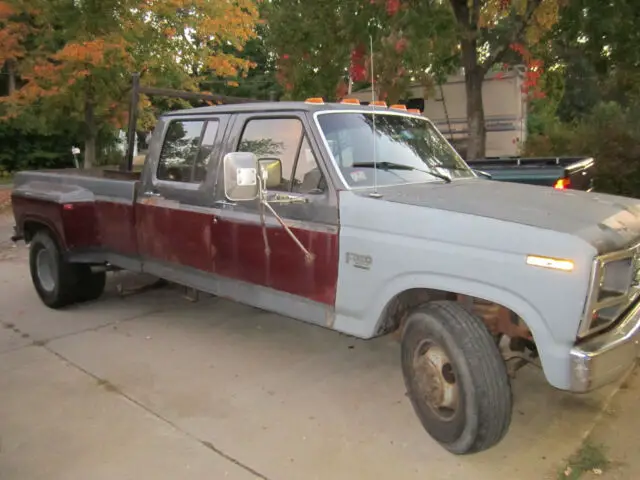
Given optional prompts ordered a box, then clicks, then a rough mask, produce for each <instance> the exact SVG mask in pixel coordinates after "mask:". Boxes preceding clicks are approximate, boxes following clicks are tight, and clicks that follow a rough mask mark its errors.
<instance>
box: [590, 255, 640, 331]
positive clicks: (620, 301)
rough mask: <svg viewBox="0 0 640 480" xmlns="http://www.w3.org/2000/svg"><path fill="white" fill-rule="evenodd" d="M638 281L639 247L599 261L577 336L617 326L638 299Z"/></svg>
mask: <svg viewBox="0 0 640 480" xmlns="http://www.w3.org/2000/svg"><path fill="white" fill-rule="evenodd" d="M639 278H640V246H636V247H634V248H631V249H628V250H624V251H622V252H615V253H612V254H607V255H603V256H601V257H598V258H596V260H595V261H594V265H593V270H592V277H591V288H590V295H589V296H588V298H587V302H586V305H585V307H586V308H585V314H584V317H583V319H582V322H581V324H580V331H579V333H578V335H579V336H580V337H584V336H586V335H591V334H593V333H597V332H599V331H601V330H603V329H605V328H607V327H609V326H610V325H611V324H612V323H614V322H615V321H616V320H617V319H618V318H619V317H620V316H621V315H622V314H623V313H624V311H625V310H626V309H627V308H628V307H629V305H630V304H632V303H633V302H634V301H635V300H636V299H637V298H638V296H639V295H638V294H639V293H640V290H639V289H638V279H639Z"/></svg>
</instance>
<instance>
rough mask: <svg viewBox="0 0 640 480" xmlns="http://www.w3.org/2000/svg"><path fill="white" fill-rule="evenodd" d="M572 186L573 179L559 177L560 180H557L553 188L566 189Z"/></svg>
mask: <svg viewBox="0 0 640 480" xmlns="http://www.w3.org/2000/svg"><path fill="white" fill-rule="evenodd" d="M570 187H571V180H569V179H568V178H559V179H558V180H556V183H555V185H553V188H555V189H556V190H566V189H567V188H570Z"/></svg>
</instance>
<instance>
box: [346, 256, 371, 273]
mask: <svg viewBox="0 0 640 480" xmlns="http://www.w3.org/2000/svg"><path fill="white" fill-rule="evenodd" d="M346 257H347V258H346V260H347V264H348V265H353V266H354V267H356V268H362V269H363V270H369V269H370V268H371V264H372V263H373V258H372V257H371V256H370V255H361V254H359V253H353V252H347V255H346Z"/></svg>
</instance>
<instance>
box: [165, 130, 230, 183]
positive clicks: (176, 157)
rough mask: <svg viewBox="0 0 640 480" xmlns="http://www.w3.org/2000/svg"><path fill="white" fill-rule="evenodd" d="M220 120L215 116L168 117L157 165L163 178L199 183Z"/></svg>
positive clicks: (205, 171) (207, 161)
mask: <svg viewBox="0 0 640 480" xmlns="http://www.w3.org/2000/svg"><path fill="white" fill-rule="evenodd" d="M219 125H220V122H219V120H218V119H215V118H212V119H206V120H204V119H198V120H195V119H194V120H190V119H179V120H171V121H170V122H169V125H168V127H167V129H166V133H165V136H164V140H163V143H162V150H161V151H160V157H159V159H158V165H157V168H156V178H157V180H160V181H162V182H174V183H187V184H199V183H202V182H203V181H204V180H205V178H206V174H207V166H208V163H209V160H210V159H211V157H212V153H213V150H214V146H215V144H216V138H217V135H218V130H219Z"/></svg>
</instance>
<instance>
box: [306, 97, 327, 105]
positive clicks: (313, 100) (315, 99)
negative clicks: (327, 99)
mask: <svg viewBox="0 0 640 480" xmlns="http://www.w3.org/2000/svg"><path fill="white" fill-rule="evenodd" d="M304 103H318V104H324V99H323V98H322V97H311V98H307V99H306V100H305V102H304Z"/></svg>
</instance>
